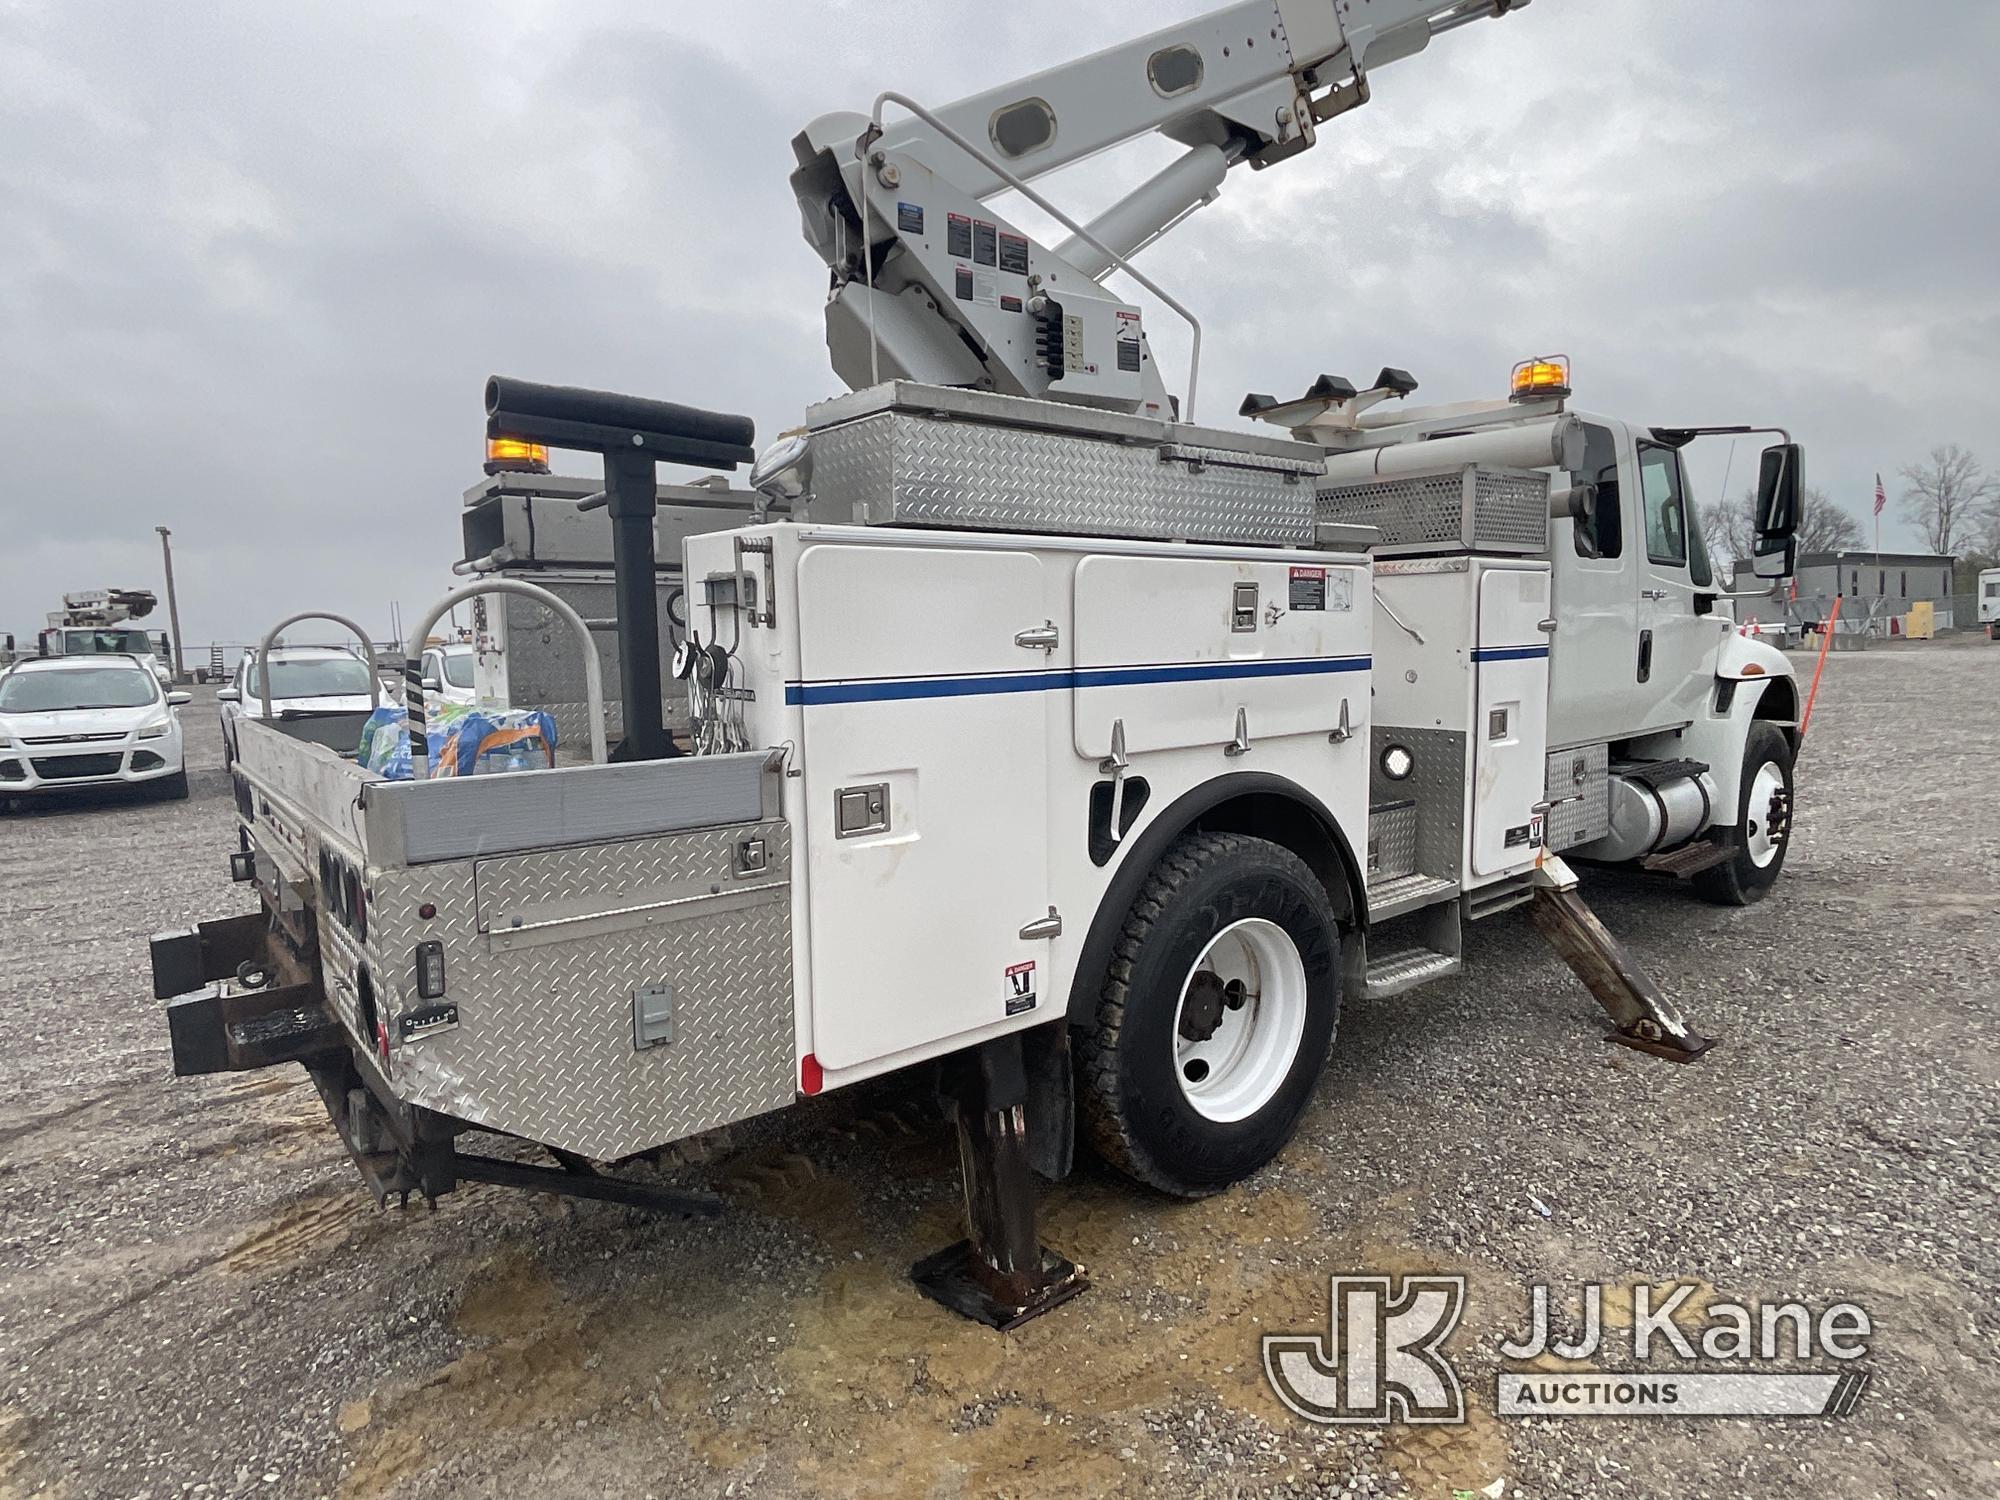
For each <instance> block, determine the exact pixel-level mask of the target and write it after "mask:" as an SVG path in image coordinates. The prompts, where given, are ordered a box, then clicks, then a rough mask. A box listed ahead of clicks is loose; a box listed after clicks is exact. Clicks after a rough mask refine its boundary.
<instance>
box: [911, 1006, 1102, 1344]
mask: <svg viewBox="0 0 2000 1500" xmlns="http://www.w3.org/2000/svg"><path fill="white" fill-rule="evenodd" d="M942 1083H943V1089H942V1092H943V1094H944V1097H945V1100H946V1102H947V1103H948V1104H949V1105H950V1106H951V1112H952V1118H953V1120H954V1122H955V1124H956V1125H957V1127H958V1166H959V1173H960V1175H961V1177H962V1179H963V1181H964V1186H965V1224H966V1229H967V1231H968V1233H967V1236H966V1238H964V1239H962V1240H960V1241H959V1242H958V1243H957V1244H955V1245H951V1246H949V1247H947V1248H946V1249H943V1250H940V1251H938V1252H937V1253H936V1254H935V1255H927V1256H925V1257H924V1258H923V1259H922V1260H920V1261H918V1262H917V1263H916V1264H915V1265H914V1266H912V1267H910V1276H911V1279H912V1280H914V1281H915V1282H916V1283H917V1286H918V1289H919V1290H921V1291H922V1292H923V1294H924V1295H925V1296H927V1297H931V1298H934V1299H936V1300H937V1301H939V1302H941V1303H943V1304H944V1305H945V1306H946V1307H948V1308H950V1309H951V1310H952V1311H953V1312H956V1313H962V1314H964V1315H965V1316H966V1317H968V1318H971V1319H972V1320H973V1321H974V1322H977V1323H984V1324H985V1325H986V1326H987V1327H988V1328H997V1329H999V1330H1000V1331H1001V1332H1002V1333H1006V1332H1007V1331H1009V1330H1010V1329H1014V1328H1019V1327H1020V1326H1021V1325H1022V1324H1023V1323H1025V1322H1027V1321H1028V1320H1029V1319H1030V1318H1038V1317H1040V1316H1041V1315H1042V1314H1043V1313H1045V1312H1047V1311H1048V1310H1049V1309H1050V1308H1053V1307H1060V1306H1061V1305H1062V1304H1063V1303H1065V1302H1067V1301H1069V1299H1070V1298H1072V1297H1074V1296H1075V1295H1076V1294H1077V1293H1078V1292H1080V1291H1082V1290H1083V1289H1084V1288H1085V1287H1086V1286H1088V1285H1089V1282H1088V1281H1086V1280H1085V1278H1084V1274H1083V1269H1082V1267H1080V1266H1078V1265H1076V1264H1074V1263H1073V1262H1071V1261H1068V1260H1066V1259H1064V1258H1063V1257H1062V1256H1060V1255H1058V1254H1056V1252H1055V1251H1053V1250H1051V1249H1049V1248H1048V1247H1047V1246H1046V1245H1044V1244H1043V1243H1042V1242H1041V1240H1040V1239H1039V1238H1038V1237H1037V1235H1036V1232H1035V1177H1034V1172H1033V1170H1032V1169H1031V1168H1030V1167H1029V1165H1028V1117H1027V1096H1028V1082H1027V1069H1026V1065H1025V1063H1024V1061H1023V1057H1022V1050H1021V1037H1020V1035H1019V1033H1016V1034H1015V1035H1013V1036H1007V1037H1001V1038H999V1039H997V1040H995V1041H991V1042H987V1043H985V1044H984V1045H983V1046H980V1047H978V1048H976V1049H974V1051H973V1052H972V1054H971V1055H970V1056H968V1057H966V1058H963V1059H957V1060H954V1061H953V1062H952V1063H950V1064H948V1065H947V1068H946V1072H945V1075H944V1078H943V1079H942Z"/></svg>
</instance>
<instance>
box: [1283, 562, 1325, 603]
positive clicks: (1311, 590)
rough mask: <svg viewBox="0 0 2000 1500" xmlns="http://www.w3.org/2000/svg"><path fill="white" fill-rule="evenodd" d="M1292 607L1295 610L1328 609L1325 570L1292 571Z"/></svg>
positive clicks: (1302, 569)
mask: <svg viewBox="0 0 2000 1500" xmlns="http://www.w3.org/2000/svg"><path fill="white" fill-rule="evenodd" d="M1291 607H1292V608H1293V609H1295V610H1297V609H1317V610H1324V609H1325V608H1326V569H1325V568H1294V569H1292V602H1291Z"/></svg>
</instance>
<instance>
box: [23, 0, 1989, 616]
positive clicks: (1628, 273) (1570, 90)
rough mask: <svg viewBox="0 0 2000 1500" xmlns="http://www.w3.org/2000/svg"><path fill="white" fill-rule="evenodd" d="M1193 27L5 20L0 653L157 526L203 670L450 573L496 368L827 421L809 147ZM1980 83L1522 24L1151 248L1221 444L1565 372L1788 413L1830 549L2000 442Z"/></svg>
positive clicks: (807, 10)
mask: <svg viewBox="0 0 2000 1500" xmlns="http://www.w3.org/2000/svg"><path fill="white" fill-rule="evenodd" d="M1206 8H1207V6H1206V5H1204V4H1203V3H1201V0H1172V3H1161V4H1159V5H1138V4H1128V5H1117V4H1109V3H1102V0H1097V3H1086V0H1020V3H1017V4H1014V5H1011V6H1003V7H996V6H986V5H971V4H961V3H955V0H924V3H910V0H904V3H896V0H870V3H867V4H853V3H841V0H805V3H777V0H770V3H758V0H736V3H732V4H727V5H692V4H686V3H668V0H658V3H653V4H638V3H627V4H618V3H608V0H607V3H595V0H561V3H558V0H487V3H481V4H478V5H472V4H463V3H445V4H432V5H428V6H410V5H396V6H388V5H381V4H372V3H366V0H287V3H284V4H271V3H268V0H239V3H234V4H200V3H191V4H174V5H145V4H136V3H131V0H126V3H122V4H107V3H96V0H0V456H4V463H5V468H4V471H0V497H4V498H0V517H4V527H0V630H13V631H16V632H28V631H31V630H32V629H33V628H34V627H35V626H36V625H38V624H39V623H40V621H41V617H42V615H43V614H44V613H45V612H46V611H47V610H48V609H49V608H51V607H53V606H54V605H55V604H56V603H57V602H58V600H57V597H56V596H57V595H59V594H60V593H61V592H62V591H63V590H64V589H77V588H89V587H96V586H107V585H115V586H134V587H153V588H158V587H159V578H160V569H159V553H158V545H157V539H156V538H155V536H154V534H153V527H154V526H156V525H160V524H166V525H170V526H171V527H173V529H174V542H175V558H176V564H177V572H178V574H179V579H180V586H181V598H182V623H183V626H184V628H185V635H186V638H187V641H188V642H189V645H190V647H191V648H194V647H196V646H197V645H198V644H203V643H206V642H208V641H210V640H216V639H219V640H224V641H229V642H238V641H242V640H244V639H246V638H254V637H255V636H256V635H258V634H261V632H262V630H263V628H264V627H265V626H266V625H267V624H269V623H271V622H272V621H273V620H274V619H275V618H276V617H277V616H278V615H280V614H281V613H286V612H289V611H291V610H293V609H296V608H301V607H307V606H323V607H327V608H332V609H335V610H340V611H343V612H348V613H352V614H355V615H357V616H359V617H360V618H361V619H362V620H363V621H365V622H367V623H369V624H370V625H371V627H373V628H376V629H378V630H379V631H380V632H381V633H382V634H383V635H386V634H387V628H388V606H389V603H390V601H391V600H400V601H401V603H402V605H403V608H404V610H405V612H406V613H414V612H415V611H416V610H417V609H418V608H419V607H420V606H421V605H422V603H424V602H426V601H428V600H429V599H431V598H433V597H435V596H436V595H437V594H439V593H440V592H442V590H443V589H444V587H445V586H446V585H447V584H448V583H449V582H450V581H451V580H450V575H449V573H448V571H447V569H448V566H449V564H450V563H451V561H452V560H453V559H455V558H456V557H457V556H458V521H457V510H458V506H459V497H460V494H461V492H462V491H463V490H464V489H465V487H466V486H467V485H469V484H471V483H472V482H474V481H475V480H476V479H477V478H478V476H479V461H480V458H481V456H482V453H481V441H482V425H481V406H480V395H481V384H482V382H483V381H484V379H485V377H486V376H487V375H489V374H491V373H494V372H502V373H508V374H516V375H521V376H526V377H529V378H532V379H540V380H550V381H558V382H563V383H572V384H579V385H590V386H601V387H606V388H610V389H614V390H623V391H632V392H637V393H642V394H646V395H653V396H660V397H664V398H669V399H673V400H678V401H684V402H689V403H693V404H697V405H702V406H708V407H713V408H717V409H721V410H732V411H743V412H747V413H750V414H751V415H753V416H754V417H755V418H756V420H757V424H758V430H759V433H760V436H764V437H768V436H770V435H773V434H775V433H776V432H778V431H779V430H781V429H783V428H785V427H788V426H791V425H793V424H795V423H796V422H797V421H798V420H799V419H800V416H801V413H802V410H803V408H804V406H805V405H806V404H807V403H808V402H810V401H813V400H817V399H819V398H821V397H824V396H826V395H829V394H833V393H834V392H835V390H836V388H837V387H836V382H835V380H834V378H833V375H832V373H831V370H830V368H829V366H828V363H827V358H826V353H825V348H824V345H823V341H822V331H821V323H820V306H821V303H822V300H823V296H824V289H825V271H824V269H823V267H822V266H821V265H820V263H819V261H818V260H817V258H816V257H815V256H814V255H813V253H812V251H811V250H810V249H809V248H808V247H807V246H806V244H805V243H804V241H803V240H802V239H801V238H800V237H799V233H798V228H797V214H796V210H795V208H794V205H793V201H792V198H791V193H790V190H789V188H788V186H787V183H786V175H787V173H788V171H789V170H790V166H791V154H790V149H789V142H790V139H791V137H792V135H793V134H794V133H795V132H796V131H797V130H798V128H799V127H800V126H802V125H803V124H805V123H806V122H807V121H808V120H810V119H812V118H813V117H814V116H815V115H818V114H821V113H823V112H825V111H827V110H832V109H866V108H867V106H868V101H869V100H871V99H872V98H873V96H874V95H875V93H876V92H877V91H878V90H880V89H881V88H884V87H894V88H898V89H901V90H903V91H905V92H908V93H911V94H914V95H915V96H917V97H919V98H921V99H925V100H927V101H931V102H934V103H944V102H947V101H949V100H951V99H953V98H956V97H959V96H961V95H964V94H967V93H971V92H974V91H975V90H979V89H983V88H985V87H988V86H991V85H994V84H997V83H1000V82H1004V81H1005V80H1006V79H1007V78H1010V77H1015V76H1019V75H1021V74H1024V73H1028V72H1032V71H1035V70H1037V69H1040V68H1042V67H1045V66H1048V65H1051V64H1054V63H1057V62H1060V61H1063V60H1064V59H1066V58H1069V57H1073V56H1076V55H1079V54H1081V53H1083V52H1086V51H1089V50H1091V49H1094V48H1096V47H1099V46H1103V45H1106V44H1108V43H1111V42H1113V41H1117V40H1120V39H1123V38H1125V37H1127V36H1130V35H1134V34H1138V33H1141V32H1144V31H1147V30H1150V29H1153V28H1154V27H1155V26H1157V25H1163V24H1166V22H1168V21H1170V20H1172V19H1174V18H1177V17H1182V16H1188V15H1193V14H1196V13H1198V12H1200V11H1201V10H1203V9H1206ZM1996 59H2000V5H1996V4H1993V3H1991V0H1924V3H1922V4H1920V5H1914V6H1907V7H1892V6H1884V5H1882V4H1880V3H1869V0H1758V3H1755V4H1746V3H1742V0H1727V3H1725V0H1713V3H1703V0H1675V3H1673V4H1660V3H1658V0H1534V3H1533V5H1532V6H1531V7H1530V8H1529V9H1528V10H1526V11H1524V12H1522V13H1520V14H1518V15H1515V16H1511V17H1508V18H1506V19H1504V20H1502V21H1499V22H1488V23H1482V24H1480V25H1477V26H1474V27H1471V28H1469V29H1467V30H1464V31H1461V32H1458V33H1456V34H1453V35H1451V36H1448V37H1446V38H1443V39H1442V40H1441V41H1439V42H1438V43H1437V44H1436V45H1434V46H1433V48H1432V49H1431V50H1430V51H1429V52H1428V53H1426V54H1424V55H1423V56H1421V57H1418V58H1414V59H1411V60H1409V61H1407V62H1403V63H1400V64H1397V65H1396V66H1394V67H1393V68H1388V69H1384V70H1381V71H1380V72H1379V73H1378V75H1377V77H1376V78H1375V80H1374V83H1375V98H1374V102H1373V103H1372V104H1371V105H1369V106H1368V107H1367V108H1366V109H1364V110H1362V111H1360V112H1358V113H1357V114H1354V115H1350V116H1348V117H1346V118H1345V119H1342V120H1340V121H1338V122H1337V123H1336V124H1334V125H1333V126H1331V127H1330V128H1329V129H1328V130H1327V132H1326V133H1325V134H1324V135H1323V137H1322V139H1321V142H1320V145H1319V147H1318V149H1316V150H1315V151H1312V152H1310V153H1308V154H1307V155H1305V156H1302V157H1299V158H1296V159H1294V160H1292V161H1290V162H1288V163H1285V164H1284V165H1282V166H1281V167H1279V168H1277V169H1275V170H1273V171H1270V172H1267V173H1262V174H1256V175H1254V176H1253V175H1252V174H1250V173H1247V172H1244V173H1238V174H1234V175H1232V178H1231V180H1230V184H1229V187H1228V188H1227V190H1226V191H1225V195H1224V197H1223V199H1222V201H1221V202H1220V203H1219V204H1217V205H1215V206H1213V207H1211V208H1208V209H1206V210H1204V211H1203V212H1202V213H1201V214H1199V215H1198V216H1197V217H1196V218H1195V219H1193V220H1192V221H1190V222H1189V223H1188V224H1186V225H1185V226H1183V227H1182V228H1181V229H1180V230H1179V231H1178V232H1177V233H1176V234H1174V235H1173V236H1172V237H1170V238H1169V239H1167V240H1166V241H1164V242H1163V243H1162V244H1160V245H1159V246H1158V247H1156V248H1154V249H1153V250H1151V251H1149V252H1148V255H1147V261H1146V264H1147V267H1148V269H1149V270H1150V271H1151V272H1152V273H1153V274H1154V275H1155V276H1156V277H1157V278H1158V279H1160V280H1161V281H1162V282H1163V283H1164V284H1166V285H1168V286H1169V288H1170V289H1172V290H1175V291H1176V292H1177V293H1178V294H1179V295H1180V296H1181V297H1182V298H1183V300H1185V301H1187V302H1189V303H1190V304H1191V305H1192V306H1193V307H1194V308H1195V309H1196V311H1197V312H1198V313H1200V314H1201V316H1202V317H1203V320H1204V324H1205V327H1206V330H1207V359H1206V362H1205V365H1204V369H1203V375H1202V388H1203V391H1204V393H1205V394H1204V398H1203V409H1202V412H1201V415H1202V416H1203V417H1204V418H1205V419H1207V420H1211V421H1217V422H1221V421H1224V420H1225V419H1226V420H1227V421H1229V422H1231V423H1233V421H1234V418H1233V416H1228V414H1230V413H1233V412H1234V410H1235V407H1236V403H1237V401H1238V400H1239V399H1240V397H1241V395H1242V393H1243V392H1244V391H1245V390H1246V389H1256V390H1262V391H1272V392H1278V393H1290V392H1295V391H1297V390H1300V389H1302V388H1303V387H1304V386H1305V385H1306V384H1307V383H1308V382H1309V381H1310V380H1311V379H1312V377H1313V376H1315V375H1316V374H1318V373H1319V372H1320V371H1322V370H1327V371H1333V372H1336V373H1344V374H1347V375H1350V376H1352V377H1354V378H1356V379H1357V380H1365V378H1366V377H1368V376H1371V375H1373V373H1374V371H1375V370H1376V368H1377V367H1378V366H1380V365H1382V364H1385V363H1386V364H1399V365H1403V366H1406V367H1407V368H1409V369H1410V370H1411V371H1412V372H1413V373H1414V374H1415V375H1416V376H1417V377H1418V379H1419V380H1420V381H1421V382H1422V383H1423V388H1424V395H1425V396H1426V397H1432V398H1437V399H1443V400H1454V399H1464V398H1470V397H1474V396H1481V395H1488V394H1495V393H1498V392H1499V391H1500V390H1501V389H1502V388H1503V386H1504V382H1505V379H1506V376H1507V371H1508V368H1509V366H1510V365H1511V364H1512V363H1513V362H1514V361H1515V360H1517V359H1519V358H1521V357H1523V356H1525V355H1529V354H1534V353H1540V352H1546V351H1555V350H1560V351H1564V352H1567V353H1568V354H1570V355H1571V356H1572V357H1573V358H1574V360H1575V369H1576V381H1577V385H1578V388H1579V399H1580V404H1585V405H1587V406H1589V407H1590V408H1592V409H1596V410H1602V411H1607V412H1611V413H1614V414H1617V415H1622V416H1628V417H1632V418H1635V419H1639V420H1643V421H1648V422H1657V423H1663V424H1684V423H1699V422H1731V421H1757V422H1779V423H1785V424H1788V425H1790V426H1791V427H1792V428H1793V429H1794V431H1795V432H1796V433H1797V435H1798V436H1799V437H1800V438H1801V439H1802V440H1803V441H1804V442H1805V443H1806V445H1807V455H1808V459H1807V461H1808V466H1809V476H1810V481H1811V482H1812V483H1815V484H1818V485H1821V486H1823V487H1824V488H1826V489H1827V490H1828V491H1829V492H1830V493H1831V494H1832V495H1833V496H1834V497H1835V499H1837V500H1839V501H1841V502H1843V503H1844V504H1846V505H1847V507H1848V508H1849V509H1850V510H1852V511H1854V512H1855V514H1856V515H1857V516H1859V517H1861V518H1863V520H1864V525H1865V523H1866V516H1867V511H1868V508H1869V501H1870V492H1871V491H1872V488H1873V483H1874V475H1875V473H1876V471H1877V470H1880V471H1881V472H1882V473H1883V474H1884V475H1886V476H1887V477H1888V478H1889V481H1890V484H1891V488H1892V491H1893V490H1894V489H1895V488H1896V478H1895V471H1896V469H1897V468H1898V467H1899V466H1900V465H1902V464H1903V463H1905V462H1908V461H1910V460H1913V459H1917V458H1920V457H1921V456H1922V455H1923V454H1924V453H1925V452H1926V451H1927V450H1928V449H1929V448H1930V447H1931V446H1933V445H1934V444H1938V443H1942V442H1952V441H1955V442H1960V443H1963V444H1965V445H1967V446H1969V447H1971V448H1973V449H1974V450H1975V451H1976V452H1978V453H1980V454H1981V455H1982V456H1983V457H1985V458H1986V459H1988V460H1989V461H1992V462H1997V463H2000V352H1996V351H2000V275H1996V271H1995V267H1996V264H2000V194H1996V192H1995V186H1994V185H1995V184H1996V183H2000V124H1996V117H2000V111H1996V109H1995V105H1994V99H1993V93H1992V72H1993V68H1994V65H1995V61H1996ZM1156 159H1158V153H1157V152H1151V153H1149V152H1148V150H1146V149H1141V150H1139V151H1138V152H1137V153H1136V156H1134V157H1133V158H1131V159H1125V158H1107V159H1102V160H1100V161H1097V162H1093V163H1090V164H1088V165H1087V166H1086V167H1084V168H1082V169H1079V170H1078V171H1077V172H1074V173H1071V174H1067V175H1066V176H1065V177H1064V178H1061V179H1057V180H1056V186H1057V190H1058V191H1059V192H1060V193H1061V194H1062V195H1063V197H1064V199H1065V202H1066V204H1067V205H1068V206H1072V207H1073V208H1076V209H1086V210H1087V209H1090V208H1092V207H1093V206H1095V205H1101V204H1102V203H1103V202H1105V201H1107V198H1108V196H1109V195H1112V194H1115V192H1116V191H1117V190H1118V189H1119V187H1120V186H1121V184H1122V185H1129V184H1130V182H1131V181H1133V180H1136V179H1135V177H1134V175H1133V174H1135V173H1136V172H1138V171H1141V170H1143V167H1144V164H1145V163H1146V162H1147V161H1149V160H1156ZM1167 322H1168V320H1167V319H1165V318H1160V319H1155V320H1154V322H1153V325H1152V326H1153V327H1154V329H1155V330H1156V340H1157V342H1156V347H1157V349H1158V352H1159V353H1160V354H1161V356H1162V358H1163V359H1164V360H1165V361H1166V362H1167V365H1168V369H1169V371H1170V375H1171V377H1172V378H1170V382H1169V383H1170V385H1173V384H1178V382H1179V379H1180V377H1181V375H1182V373H1183V372H1184V358H1183V355H1182V352H1181V349H1180V347H1179V345H1178V344H1177V343H1176V342H1175V340H1173V339H1172V338H1171V337H1170V336H1169V334H1168V328H1167ZM569 462H570V464H571V466H572V467H574V466H576V465H578V464H580V463H582V462H585V461H582V460H578V459H576V458H574V457H573V456H572V457H571V458H570V460H569ZM1753 464H1754V455H1753V454H1751V453H1749V452H1748V450H1747V449H1746V450H1745V451H1744V452H1741V453H1739V454H1738V455H1737V456H1736V458H1735V460H1734V475H1735V477H1733V478H1732V479H1731V482H1730V488H1731V489H1736V488H1739V487H1740V486H1741V484H1742V482H1743V480H1744V479H1746V478H1747V476H1748V473H1749V472H1750V468H1751V466H1752V465H1753ZM1703 477H1705V478H1706V482H1707V483H1708V485H1710V486H1711V488H1712V486H1713V485H1714V484H1715V483H1716V481H1717V479H1719V477H1720V476H1719V473H1716V472H1715V471H1714V466H1713V465H1710V466H1708V467H1707V468H1706V469H1705V470H1704V476H1703ZM1705 498H1706V497H1705ZM1888 519H1889V520H1890V522H1891V524H1890V525H1888V526H1886V527H1885V529H1884V534H1883V540H1884V543H1885V545H1888V546H1892V547H1893V546H1897V545H1901V544H1907V543H1913V542H1914V533H1912V532H1911V531H1909V530H1908V529H1907V528H1905V527H1904V525H1903V524H1902V523H1901V521H1900V520H1899V519H1898V518H1897V516H1896V514H1895V507H1894V506H1893V504H1892V507H1891V512H1890V516H1889V518H1888Z"/></svg>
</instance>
